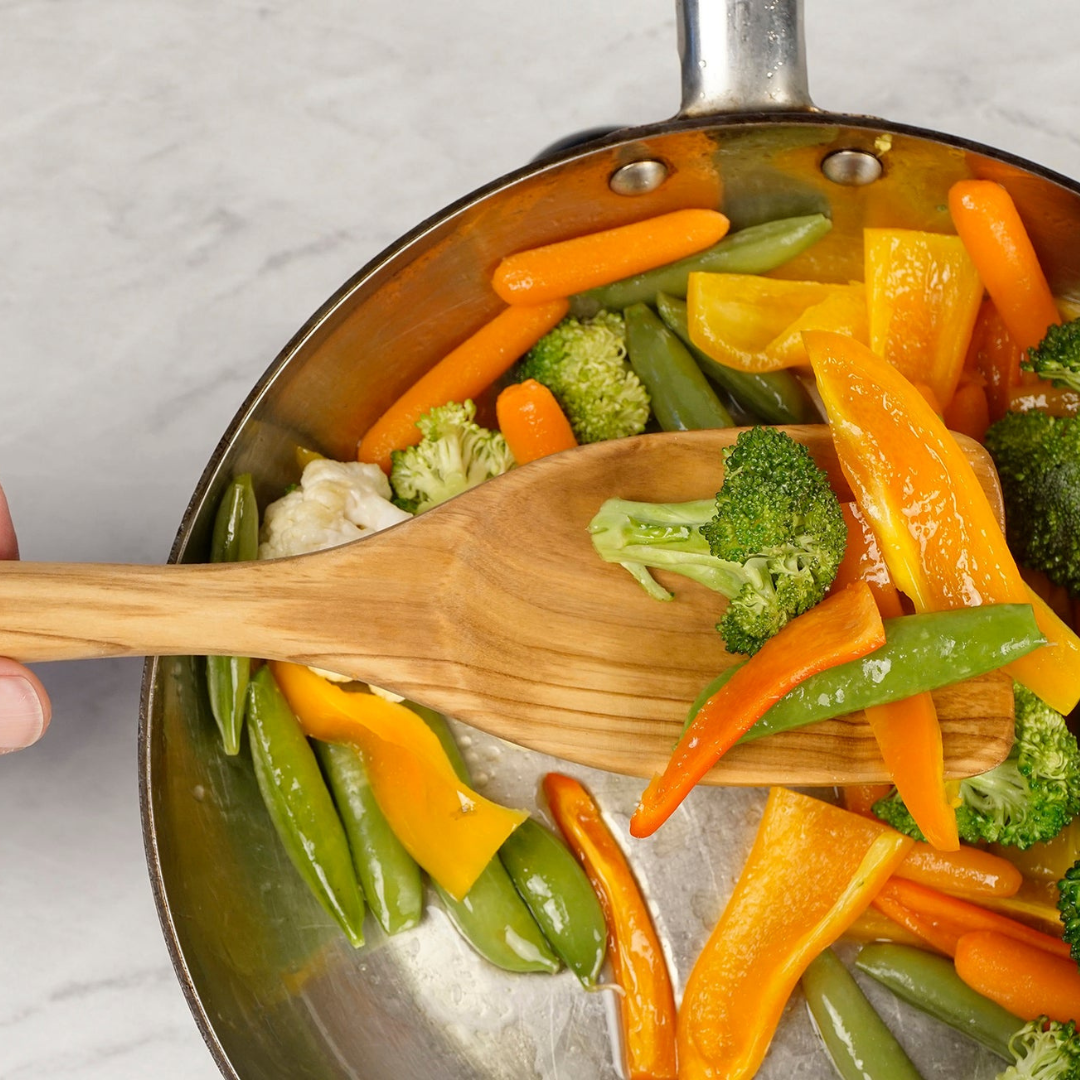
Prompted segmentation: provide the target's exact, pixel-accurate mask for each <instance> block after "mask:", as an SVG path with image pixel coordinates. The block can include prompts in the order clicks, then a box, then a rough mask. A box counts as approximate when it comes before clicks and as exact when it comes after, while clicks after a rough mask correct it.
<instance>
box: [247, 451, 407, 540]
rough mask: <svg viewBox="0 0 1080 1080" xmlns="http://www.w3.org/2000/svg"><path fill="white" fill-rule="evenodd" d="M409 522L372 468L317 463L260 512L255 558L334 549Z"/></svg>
mask: <svg viewBox="0 0 1080 1080" xmlns="http://www.w3.org/2000/svg"><path fill="white" fill-rule="evenodd" d="M410 517H412V514H410V513H409V512H408V511H407V510H402V509H401V508H400V507H397V506H395V505H394V504H393V503H392V502H391V501H390V482H389V481H388V480H387V479H386V475H385V473H383V471H382V469H380V468H379V466H378V465H366V464H363V463H361V462H359V461H331V460H330V459H329V458H318V459H316V460H315V461H312V462H310V463H309V464H308V466H307V468H305V469H304V474H303V476H302V477H301V478H300V486H299V487H298V488H294V489H293V490H292V491H290V492H289V493H288V494H287V495H284V496H282V497H281V498H280V499H278V500H277V502H273V503H271V504H270V505H269V506H268V507H267V508H266V511H265V513H264V514H263V524H262V530H261V532H260V536H259V540H260V543H259V558H260V559H280V558H284V557H285V556H288V555H305V554H307V552H309V551H322V550H323V549H324V548H331V547H337V546H338V545H339V544H347V543H348V542H349V541H350V540H359V539H360V537H362V536H367V535H368V534H369V533H373V532H378V531H379V530H380V529H386V528H389V527H390V526H391V525H397V524H398V522H401V521H407V520H408V519H409V518H410Z"/></svg>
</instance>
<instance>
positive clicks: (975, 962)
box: [956, 930, 1080, 1023]
mask: <svg viewBox="0 0 1080 1080" xmlns="http://www.w3.org/2000/svg"><path fill="white" fill-rule="evenodd" d="M956 973H957V974H958V975H959V976H960V978H961V979H963V980H964V982H965V983H967V985H968V986H970V987H971V989H972V990H976V991H978V992H979V993H980V994H982V995H984V996H985V997H988V998H989V999H990V1000H991V1001H996V1002H997V1003H998V1004H999V1005H1000V1006H1001V1007H1002V1008H1004V1009H1008V1010H1009V1012H1011V1013H1015V1014H1016V1015H1017V1016H1019V1017H1022V1018H1023V1019H1024V1020H1034V1019H1035V1018H1036V1017H1037V1016H1048V1017H1050V1019H1051V1020H1059V1021H1061V1022H1062V1023H1067V1022H1068V1021H1070V1020H1075V1019H1076V1018H1077V1017H1080V970H1078V969H1077V967H1076V964H1075V963H1074V962H1073V961H1072V960H1066V959H1064V958H1062V957H1060V956H1049V955H1047V953H1045V952H1044V951H1043V950H1042V949H1040V948H1038V947H1037V946H1034V945H1029V944H1027V943H1026V942H1024V941H1017V940H1016V939H1015V938H1011V937H1008V936H1007V935H1005V934H997V933H994V932H993V931H992V930H980V931H977V932H975V933H972V934H964V936H963V937H962V938H961V939H960V941H959V943H958V944H957V946H956Z"/></svg>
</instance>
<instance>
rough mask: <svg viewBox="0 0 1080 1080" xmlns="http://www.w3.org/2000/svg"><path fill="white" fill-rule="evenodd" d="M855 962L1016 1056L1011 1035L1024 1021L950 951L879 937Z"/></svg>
mask: <svg viewBox="0 0 1080 1080" xmlns="http://www.w3.org/2000/svg"><path fill="white" fill-rule="evenodd" d="M855 966H856V967H857V968H858V969H859V970H860V971H865V972H866V974H867V975H869V976H870V977H871V978H873V979H876V980H877V981H878V982H879V983H881V984H882V985H883V986H887V987H888V988H889V989H890V990H891V991H892V992H893V993H894V994H895V995H896V996H897V997H898V998H902V999H903V1000H904V1001H907V1002H909V1003H910V1004H912V1005H914V1006H915V1007H916V1008H919V1009H922V1011H923V1012H926V1013H929V1014H930V1015H931V1016H933V1017H935V1018H936V1019H938V1020H941V1021H943V1022H944V1023H946V1024H948V1025H949V1027H951V1028H955V1029H956V1030H957V1031H959V1032H960V1033H961V1034H962V1035H967V1036H968V1038H971V1039H974V1040H975V1041H976V1042H977V1043H980V1044H981V1045H982V1046H985V1047H986V1049H987V1050H989V1051H991V1052H992V1053H994V1054H997V1056H998V1057H1000V1058H1004V1059H1005V1060H1006V1061H1009V1062H1011V1061H1013V1055H1012V1054H1011V1053H1010V1051H1009V1040H1010V1039H1011V1038H1012V1037H1013V1035H1015V1034H1016V1032H1017V1031H1019V1030H1020V1028H1021V1027H1023V1026H1024V1021H1023V1020H1021V1019H1020V1017H1018V1016H1014V1015H1013V1014H1012V1013H1011V1012H1009V1011H1008V1010H1007V1009H1003V1008H1002V1007H1001V1006H1000V1005H998V1004H997V1002H995V1001H991V1000H990V999H989V998H985V997H983V996H982V994H980V993H978V992H977V991H975V990H972V989H971V987H970V986H968V985H967V983H965V982H964V981H963V979H961V978H960V976H959V975H957V974H956V968H954V967H953V963H952V961H951V960H949V959H948V958H947V957H944V956H936V955H935V954H933V953H929V952H926V951H925V950H923V949H917V948H915V947H914V946H913V945H896V944H892V943H886V942H880V943H877V944H873V945H864V946H863V948H861V949H860V950H859V954H858V956H856V958H855Z"/></svg>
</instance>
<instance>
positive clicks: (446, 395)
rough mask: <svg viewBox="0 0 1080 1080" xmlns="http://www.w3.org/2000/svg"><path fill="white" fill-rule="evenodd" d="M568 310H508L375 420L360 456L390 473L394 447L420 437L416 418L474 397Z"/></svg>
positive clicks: (552, 306) (555, 306)
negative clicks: (431, 410) (437, 407)
mask: <svg viewBox="0 0 1080 1080" xmlns="http://www.w3.org/2000/svg"><path fill="white" fill-rule="evenodd" d="M568 310H569V305H568V304H567V302H566V301H565V300H553V301H550V302H549V303H546V304H538V305H536V306H535V307H525V306H521V307H511V308H506V309H505V310H504V311H502V312H500V313H499V314H498V315H496V316H495V318H494V319H492V320H491V321H490V322H489V323H485V325H484V326H482V327H481V328H480V329H479V330H477V332H476V333H475V334H473V335H472V337H470V338H467V339H466V340H465V341H463V342H462V343H461V344H460V345H459V346H458V347H457V348H456V349H454V350H452V351H451V352H449V353H447V354H446V356H444V357H443V359H442V360H440V361H439V362H438V363H437V364H436V365H435V366H434V367H433V368H432V369H431V370H430V371H428V372H426V373H425V374H424V375H421V376H420V378H419V379H418V380H417V381H416V382H415V383H413V385H412V386H410V387H409V389H408V390H406V391H405V393H404V394H402V395H401V397H399V398H398V399H397V401H395V402H394V404H393V405H391V406H390V408H389V409H387V410H386V412H384V413H383V414H382V416H380V417H379V419H378V420H376V421H375V423H374V424H372V425H371V427H370V428H369V429H368V431H367V434H365V435H364V437H363V438H362V439H361V440H360V447H359V449H358V450H357V454H356V456H357V457H358V458H359V459H360V461H367V462H373V463H375V464H377V465H379V466H380V467H381V468H382V470H383V471H384V472H387V473H388V472H389V471H390V451H391V450H404V449H405V447H406V446H414V445H415V444H416V443H418V442H419V441H420V429H419V428H418V427H417V426H416V421H417V420H419V419H420V417H421V416H423V415H424V413H426V412H427V411H428V410H429V409H434V408H435V407H436V406H438V405H445V404H447V402H450V401H457V402H462V401H465V400H467V399H469V398H474V397H476V396H477V395H478V394H480V393H481V392H482V391H483V390H485V389H486V388H487V387H488V386H490V385H491V384H492V383H493V382H494V381H495V380H496V379H497V378H498V377H499V376H500V375H502V374H503V372H505V371H507V370H508V369H509V368H510V366H511V365H512V364H513V363H514V361H516V360H517V359H518V358H519V357H521V356H522V355H524V354H525V353H526V352H528V351H529V349H531V348H532V347H533V345H535V344H536V343H537V342H538V341H539V340H540V339H541V338H542V337H543V336H544V335H545V334H546V333H547V332H548V331H549V330H550V329H552V327H554V326H555V324H556V323H558V322H559V321H560V320H561V319H562V317H563V316H564V315H565V314H566V312H567V311H568Z"/></svg>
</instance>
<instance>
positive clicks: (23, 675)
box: [0, 658, 52, 754]
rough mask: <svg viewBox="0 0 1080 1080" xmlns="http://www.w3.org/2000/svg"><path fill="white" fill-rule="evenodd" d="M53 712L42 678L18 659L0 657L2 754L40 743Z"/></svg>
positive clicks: (0, 749) (0, 732) (0, 734)
mask: <svg viewBox="0 0 1080 1080" xmlns="http://www.w3.org/2000/svg"><path fill="white" fill-rule="evenodd" d="M51 712H52V710H51V708H50V706H49V696H48V694H46V693H45V687H43V686H42V685H41V682H40V680H39V679H38V677H37V676H36V675H35V674H34V673H33V672H32V671H28V670H27V669H26V668H24V667H23V666H22V665H21V664H17V663H15V661H14V660H5V659H3V658H0V754H6V753H8V751H11V750H22V749H23V748H24V747H26V746H29V745H30V744H31V743H35V742H37V741H38V739H40V738H41V736H42V735H43V734H44V733H45V729H46V728H47V727H48V726H49V717H50V715H51Z"/></svg>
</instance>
